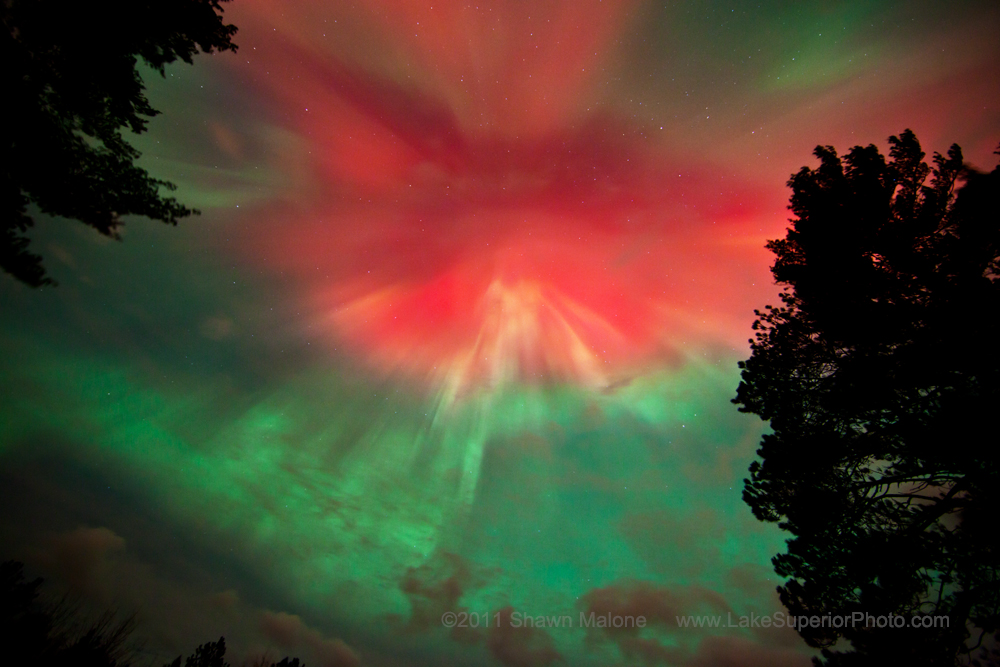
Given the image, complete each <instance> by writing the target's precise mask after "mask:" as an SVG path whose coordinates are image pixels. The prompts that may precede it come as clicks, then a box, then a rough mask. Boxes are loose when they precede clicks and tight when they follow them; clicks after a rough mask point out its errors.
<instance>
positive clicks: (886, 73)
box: [0, 0, 1000, 667]
mask: <svg viewBox="0 0 1000 667" xmlns="http://www.w3.org/2000/svg"><path fill="white" fill-rule="evenodd" d="M230 5H231V6H227V7H226V20H227V21H231V22H233V23H235V24H236V25H238V26H239V28H240V32H239V33H238V34H237V36H236V38H235V40H234V41H236V42H237V43H238V44H239V46H240V49H239V52H238V53H237V54H235V55H233V54H221V55H215V56H204V55H203V56H200V57H198V58H196V59H195V64H194V65H193V66H189V65H183V64H179V65H174V66H171V67H169V68H168V69H167V76H166V77H165V78H162V79H161V78H159V77H158V76H157V75H155V74H150V75H149V76H147V77H146V81H147V85H148V88H149V97H150V101H151V103H152V104H153V106H154V107H156V108H157V109H160V110H162V111H163V114H162V115H161V116H159V117H157V118H156V119H155V120H154V121H152V122H151V124H150V131H149V132H148V133H147V134H144V135H140V136H136V137H131V138H130V141H132V143H133V144H134V145H135V146H136V147H137V148H139V149H140V150H141V151H142V152H143V158H142V160H141V164H142V166H144V167H146V168H147V169H149V170H150V172H151V173H152V174H153V175H154V176H156V177H158V178H164V179H167V180H170V181H173V182H175V183H177V184H178V186H179V188H178V191H177V193H176V195H177V197H178V198H179V199H180V200H181V201H182V202H183V203H185V204H187V205H190V206H195V207H198V208H200V209H201V210H202V212H203V214H202V215H201V216H200V217H194V218H189V219H186V220H184V221H183V222H182V223H181V224H180V225H179V226H178V227H176V228H172V227H167V226H163V225H159V224H157V223H152V222H150V221H147V220H142V219H134V220H129V221H128V223H127V225H126V228H125V233H124V240H123V242H122V243H115V242H112V241H108V240H107V239H105V238H102V237H99V236H98V235H97V234H95V233H93V232H92V230H87V229H84V228H82V226H81V225H78V224H75V223H71V222H67V221H64V220H51V219H41V221H40V223H39V225H38V227H37V229H36V230H35V231H34V232H33V244H34V247H35V248H36V249H37V250H38V251H40V252H41V253H42V254H43V256H44V258H45V261H46V266H47V268H48V270H49V272H50V274H51V275H52V276H53V277H54V278H55V279H56V280H57V281H58V282H59V285H58V286H57V287H55V288H45V289H42V290H29V289H28V288H25V287H23V286H21V285H19V284H17V283H15V282H14V281H13V280H11V279H9V278H8V277H6V276H5V277H4V278H3V279H2V280H0V313H2V320H0V337H2V338H0V340H2V344H3V350H4V354H3V355H2V357H0V373H2V377H3V379H4V382H3V384H2V389H0V461H2V465H0V473H2V478H0V506H2V508H3V517H4V518H3V520H2V522H0V544H2V545H3V547H2V553H0V557H3V558H8V557H16V558H20V559H23V560H24V561H25V562H26V563H27V564H28V567H29V569H30V570H31V571H33V572H36V573H38V574H42V575H43V576H45V577H46V578H47V579H50V580H51V581H52V582H53V583H54V584H58V585H61V586H64V587H66V588H67V589H69V590H72V591H74V592H75V593H76V594H78V595H81V596H82V597H83V598H84V599H85V600H87V601H88V603H91V604H93V605H94V606H95V607H97V608H103V607H105V606H108V605H115V606H118V607H120V608H123V609H136V610H138V612H139V619H140V633H141V634H142V635H143V636H145V637H148V639H149V641H148V643H147V646H146V648H145V649H144V650H145V651H146V654H147V655H148V657H149V660H150V661H151V664H156V665H159V664H162V663H163V662H166V661H167V660H169V659H172V658H173V657H174V656H175V655H176V654H180V653H184V654H187V653H189V652H190V651H191V649H193V647H194V646H195V645H197V644H199V643H202V642H205V641H210V640H214V639H216V638H217V637H218V636H220V635H225V637H226V639H227V643H228V644H229V646H230V650H231V654H230V662H232V663H233V664H234V665H235V664H238V662H239V661H240V660H241V659H242V658H243V657H245V656H253V655H259V654H260V653H262V652H269V653H270V655H271V656H272V657H275V658H278V657H281V656H284V655H286V654H290V655H297V656H300V657H301V658H303V660H304V661H305V662H306V663H307V664H309V665H320V666H334V665H337V666H340V665H366V666H368V665H370V666H396V665H509V666H515V667H522V666H536V665H538V666H541V665H549V664H567V665H580V666H584V665H602V666H603V665H619V664H620V665H644V664H648V665H659V664H662V665H807V664H809V656H810V653H809V652H808V650H807V649H806V647H805V646H804V644H803V643H802V642H801V640H800V639H799V638H798V637H797V635H795V633H794V631H792V630H790V629H787V628H786V629H775V628H737V627H722V628H711V629H710V628H699V629H695V628H678V627H677V623H676V620H675V618H676V616H677V615H680V614H721V615H726V614H730V613H731V614H732V615H733V616H734V617H736V616H739V615H745V614H751V613H754V614H771V613H773V612H775V611H778V610H779V609H780V605H779V603H778V601H777V596H776V595H775V594H774V587H775V586H776V585H777V583H778V580H777V578H776V576H775V575H774V573H773V572H772V571H771V566H770V558H771V556H772V555H773V554H774V553H776V552H778V551H779V550H780V549H781V547H782V540H783V536H782V533H781V532H780V531H779V530H778V529H777V528H776V527H775V526H765V525H763V524H760V523H759V522H757V521H756V520H755V519H754V518H753V516H752V515H751V513H750V511H749V509H748V508H747V507H746V506H745V505H744V504H743V502H742V500H741V498H740V493H741V490H742V479H743V477H744V476H745V475H746V469H747V466H748V465H749V463H750V461H752V460H753V457H754V451H755V449H756V446H757V442H758V440H759V438H760V435H761V434H762V432H763V430H764V428H765V425H764V424H762V423H761V422H760V421H759V420H757V419H756V418H755V417H751V416H748V415H741V414H739V413H738V412H737V411H736V409H735V407H734V406H733V405H731V404H730V402H729V401H730V399H731V398H732V396H733V395H734V392H735V388H736V385H737V383H738V377H739V375H738V369H737V367H736V362H737V361H738V360H740V359H743V358H745V357H746V356H747V354H748V345H747V342H746V341H747V339H748V338H749V337H750V335H751V331H750V325H751V323H752V321H753V310H754V308H760V307H762V306H763V305H764V304H765V303H772V302H774V301H775V299H776V295H777V292H778V288H777V287H776V286H775V285H774V284H773V282H772V280H771V277H770V273H769V271H768V269H769V265H770V261H771V258H770V255H769V253H768V252H767V251H766V250H765V249H764V243H765V242H766V240H767V239H770V238H776V237H780V236H782V235H783V233H784V229H785V225H786V223H787V218H788V216H789V213H788V211H787V210H786V203H787V199H788V189H787V187H786V185H785V183H786V181H787V179H788V177H789V175H790V174H791V173H792V172H794V171H796V170H797V169H798V168H799V167H800V166H802V165H803V164H807V163H808V164H810V165H812V164H813V163H814V160H813V159H812V158H811V151H812V149H813V147H814V146H815V145H817V144H824V145H826V144H829V145H833V146H835V147H837V148H838V149H839V150H841V151H843V150H846V149H847V148H848V147H849V146H852V145H854V144H858V143H861V144H868V143H876V144H877V145H879V146H880V147H881V149H882V150H883V152H885V150H887V149H886V144H885V140H886V138H887V137H888V136H889V135H891V134H897V133H899V132H901V131H902V130H903V129H904V128H907V127H910V128H912V129H913V130H914V131H915V132H916V134H917V136H918V137H919V138H920V140H921V141H922V142H923V146H924V149H925V150H926V151H927V152H928V153H929V154H930V153H932V152H933V151H941V152H944V151H945V150H946V149H947V148H948V146H949V145H950V144H951V143H958V144H960V145H961V146H962V148H963V151H964V153H965V156H966V159H967V161H968V162H969V163H971V164H973V165H976V166H978V167H981V168H991V167H992V166H993V165H994V164H995V162H996V157H995V156H994V155H992V153H993V151H994V150H995V148H996V146H997V143H998V142H1000V92H998V88H997V84H996V82H997V81H998V80H1000V49H998V48H997V45H996V34H997V32H998V28H1000V8H998V7H996V6H994V5H993V4H992V3H987V2H968V3H935V2H907V3H902V2H898V3H892V2H881V3H862V2H840V3H825V4H819V3H815V4H814V3H793V2H771V3H759V4H755V5H753V6H752V7H750V6H749V5H746V4H741V3H721V2H705V3H669V4H663V3H643V2H624V1H617V2H616V1H611V0H603V1H602V0H580V1H577V2H568V1H562V2H558V1H554V0H553V1H545V2H531V3H526V2H517V1H515V0H506V1H495V2H480V3H478V4H477V3H474V2H473V3H467V2H453V1H450V0H430V1H427V2H417V1H416V0H357V1H355V2H349V1H347V0H343V1H341V0H328V1H323V2H321V1H319V0H302V1H301V2H295V3H280V2H277V1H275V0H235V1H234V2H232V3H230ZM449 611H450V612H462V611H464V612H466V613H474V614H489V615H490V617H491V618H497V617H495V616H493V615H494V614H500V615H501V617H503V618H508V619H509V618H510V617H511V615H512V614H521V615H530V616H533V617H534V616H543V615H544V616H561V615H569V616H570V617H571V618H573V619H578V618H579V617H580V616H579V615H580V613H581V612H585V613H590V612H594V613H596V614H606V613H609V612H610V613H613V614H643V615H645V617H646V618H647V619H648V624H647V627H646V628H643V629H641V630H639V629H614V628H612V629H601V628H582V627H579V624H577V626H576V627H571V628H566V627H558V628H533V629H526V628H511V627H509V626H507V627H504V626H501V627H496V626H495V625H494V626H493V627H489V628H486V627H477V628H454V629H449V628H446V627H444V626H443V625H442V623H441V617H442V614H444V613H445V612H449Z"/></svg>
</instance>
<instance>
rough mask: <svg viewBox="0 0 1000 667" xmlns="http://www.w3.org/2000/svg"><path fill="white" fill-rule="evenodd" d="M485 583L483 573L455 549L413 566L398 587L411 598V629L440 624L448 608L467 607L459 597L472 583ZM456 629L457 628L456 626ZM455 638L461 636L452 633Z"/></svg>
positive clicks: (423, 628) (408, 626)
mask: <svg viewBox="0 0 1000 667" xmlns="http://www.w3.org/2000/svg"><path fill="white" fill-rule="evenodd" d="M480 585H482V575H481V574H477V573H474V572H473V569H472V566H471V565H470V563H469V562H468V561H467V560H466V559H464V558H462V557H461V556H459V555H458V554H453V553H447V552H445V553H442V554H440V555H438V556H436V557H434V558H432V559H431V560H430V561H428V562H427V563H424V564H423V565H421V566H419V567H410V568H408V569H407V570H406V574H405V575H404V576H403V579H402V580H401V581H400V583H399V588H400V590H401V591H403V593H404V594H405V595H406V597H407V598H408V599H409V601H410V608H411V613H410V620H409V622H408V623H407V625H406V627H407V629H409V630H418V631H425V630H430V629H433V628H439V627H441V616H442V614H444V613H445V612H449V611H450V612H454V613H460V612H462V611H468V609H467V608H466V607H462V606H460V605H459V600H461V598H462V596H463V595H464V594H465V592H466V590H467V589H469V588H470V587H478V586H480ZM456 630H457V628H456ZM453 634H454V636H455V638H456V639H458V638H460V637H459V636H458V635H457V634H455V633H453Z"/></svg>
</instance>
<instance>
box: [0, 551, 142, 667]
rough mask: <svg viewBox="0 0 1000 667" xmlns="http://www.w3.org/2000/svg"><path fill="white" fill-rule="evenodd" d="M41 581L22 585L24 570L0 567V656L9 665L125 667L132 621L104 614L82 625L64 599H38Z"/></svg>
mask: <svg viewBox="0 0 1000 667" xmlns="http://www.w3.org/2000/svg"><path fill="white" fill-rule="evenodd" d="M41 585H42V580H41V579H35V580H33V581H25V578H24V566H23V565H22V564H21V563H18V562H15V561H7V562H5V563H2V564H0V647H2V648H0V651H2V653H0V655H2V656H3V659H4V663H3V664H10V665H46V666H51V667H62V666H64V665H66V666H69V665H72V666H73V667H128V665H129V664H131V661H132V654H133V649H134V646H133V645H132V642H131V640H130V638H131V635H132V632H133V630H134V629H135V619H134V617H131V616H130V617H127V618H125V619H123V620H121V619H118V618H117V614H116V613H114V612H113V611H108V612H105V613H104V614H102V615H101V616H99V617H98V618H97V619H96V620H93V621H86V620H84V617H83V615H82V614H81V613H80V611H79V609H78V608H76V607H74V606H73V605H71V604H69V603H67V602H66V601H65V599H64V600H63V601H61V602H58V603H46V602H44V601H42V600H41V599H40V588H41Z"/></svg>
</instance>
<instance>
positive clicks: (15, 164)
mask: <svg viewBox="0 0 1000 667" xmlns="http://www.w3.org/2000/svg"><path fill="white" fill-rule="evenodd" d="M227 1H228V0H147V1H145V2H135V1H134V0H102V1H101V2H80V1H79V0H2V1H0V20H2V21H3V30H2V31H0V94H2V96H3V100H4V101H3V104H2V105H0V267H2V268H3V269H4V270H5V271H7V272H8V273H10V274H12V275H13V276H14V277H16V278H18V279H19V280H21V281H23V282H25V283H27V284H28V285H31V286H39V285H43V284H46V283H51V281H50V280H49V279H48V278H47V277H46V275H45V270H44V269H43V268H42V265H41V258H40V257H38V256H37V255H35V254H33V253H31V252H30V251H29V250H28V238H27V237H26V236H25V232H26V231H27V230H28V228H29V227H31V226H32V224H33V220H32V218H31V216H29V215H28V213H27V208H28V205H29V204H32V203H33V204H35V205H37V206H38V208H39V209H40V210H41V211H42V212H44V213H47V214H50V215H56V216H62V217H66V218H73V219H76V220H79V221H81V222H83V223H84V224H87V225H89V226H91V227H93V228H95V229H96V230H97V231H99V232H100V233H102V234H104V235H106V236H111V237H114V238H118V230H119V227H120V226H121V217H122V216H124V215H144V216H147V217H149V218H152V219H154V220H162V221H163V222H168V223H171V224H176V222H177V220H178V219H179V218H182V217H185V216H188V215H190V214H192V213H196V212H197V211H194V210H192V209H189V208H187V207H185V206H183V205H181V204H179V203H178V202H177V201H176V200H175V199H173V198H170V197H167V198H165V197H163V196H161V195H160V189H161V188H165V189H168V190H173V189H174V186H173V185H172V184H170V183H167V182H165V181H161V180H158V179H155V178H152V177H151V176H150V175H149V174H148V173H147V172H146V171H145V170H144V169H141V168H139V167H137V166H135V165H134V164H133V161H134V160H135V159H136V158H137V157H138V156H139V153H138V151H136V150H135V149H134V148H133V147H132V146H130V145H129V144H128V143H127V142H126V141H125V139H124V138H123V136H122V130H123V129H124V128H128V129H129V130H131V131H132V132H136V133H139V132H143V131H144V130H145V129H146V123H147V119H149V118H151V117H153V116H155V115H157V113H158V112H157V111H156V110H155V109H153V108H152V107H151V106H150V105H149V102H148V101H147V99H146V96H145V94H144V91H145V86H144V85H143V82H142V78H141V77H140V76H139V72H138V70H137V69H136V65H137V63H138V59H139V58H141V59H142V60H143V62H145V63H146V64H147V65H149V66H150V67H152V68H153V69H155V70H156V71H158V72H159V73H160V74H161V75H162V74H163V73H164V66H165V65H167V64H168V63H172V62H174V61H176V60H177V59H178V58H180V59H181V60H184V61H185V62H188V63H190V62H191V58H192V56H193V55H195V54H196V53H198V52H199V50H200V51H202V52H205V53H211V52H213V51H215V50H219V51H227V50H228V51H235V50H236V45H235V44H233V43H232V41H231V38H232V36H233V34H234V33H235V32H236V28H235V27H234V26H232V25H225V24H223V22H222V16H221V14H222V7H221V3H222V2H227Z"/></svg>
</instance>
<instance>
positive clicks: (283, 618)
mask: <svg viewBox="0 0 1000 667" xmlns="http://www.w3.org/2000/svg"><path fill="white" fill-rule="evenodd" d="M260 630H261V632H262V633H263V634H264V636H265V637H267V638H268V639H270V640H271V641H273V642H274V643H275V644H277V645H278V646H279V647H280V648H281V649H282V650H285V651H288V652H295V651H298V650H301V649H303V648H305V649H307V650H308V651H309V652H311V653H312V655H313V657H314V659H315V660H316V661H317V662H318V663H319V665H320V667H357V666H358V665H360V664H361V659H360V657H359V656H358V654H357V652H355V651H354V649H352V648H351V647H350V646H348V645H347V644H346V643H345V642H344V641H343V640H341V639H336V638H333V639H331V638H328V637H324V636H323V634H322V633H321V632H320V631H319V630H316V629H315V628H311V627H309V626H308V625H306V623H305V622H304V621H303V620H302V619H301V618H300V617H299V616H296V615H295V614H288V613H285V612H283V611H281V612H272V611H265V612H263V614H262V615H261V620H260Z"/></svg>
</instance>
